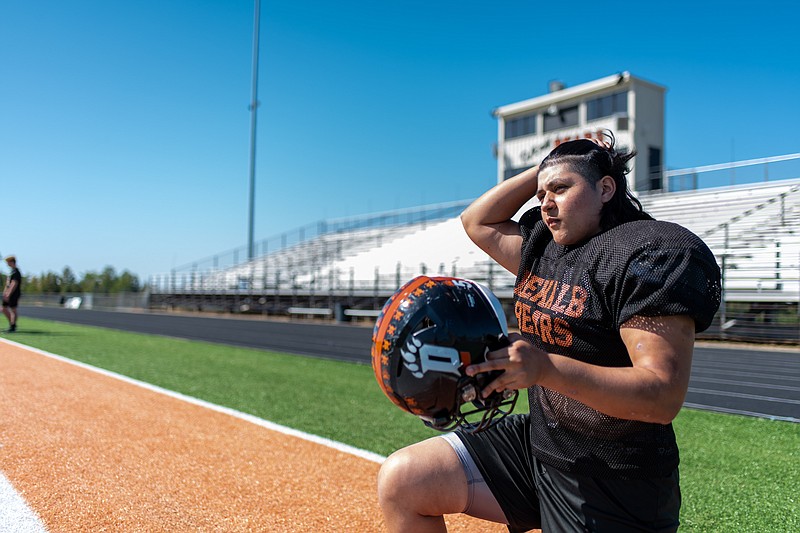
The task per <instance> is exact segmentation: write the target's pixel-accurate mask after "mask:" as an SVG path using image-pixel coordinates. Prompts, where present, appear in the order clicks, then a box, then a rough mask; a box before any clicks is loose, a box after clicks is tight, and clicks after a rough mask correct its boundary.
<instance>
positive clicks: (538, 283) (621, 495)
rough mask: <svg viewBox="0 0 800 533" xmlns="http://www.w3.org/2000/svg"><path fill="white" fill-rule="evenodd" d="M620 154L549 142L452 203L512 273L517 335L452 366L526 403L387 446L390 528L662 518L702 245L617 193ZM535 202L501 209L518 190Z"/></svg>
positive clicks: (701, 281)
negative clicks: (524, 397) (535, 159)
mask: <svg viewBox="0 0 800 533" xmlns="http://www.w3.org/2000/svg"><path fill="white" fill-rule="evenodd" d="M633 155H634V154H633V153H630V152H624V151H618V150H616V149H615V147H614V138H613V135H612V134H610V133H609V134H608V135H607V140H606V139H602V140H597V141H592V140H588V139H581V140H577V141H570V142H565V143H563V144H560V145H559V146H557V147H556V148H555V149H553V151H551V152H550V154H549V155H548V156H547V157H546V158H545V159H544V160H543V161H542V162H541V164H540V165H538V166H535V167H533V168H531V169H529V170H526V171H524V172H522V173H521V174H519V175H517V176H515V177H513V178H511V179H509V180H506V181H504V182H503V183H500V184H498V185H497V186H495V187H494V188H492V189H491V190H490V191H488V192H487V193H486V194H484V195H483V196H481V197H480V198H479V199H478V200H476V201H475V202H474V203H473V204H472V205H470V206H469V207H468V208H467V209H466V210H465V211H464V213H463V214H462V216H461V219H462V222H463V224H464V228H465V230H466V232H467V234H468V235H469V236H470V238H471V239H472V240H473V241H474V242H475V243H476V244H477V245H478V246H479V247H480V248H481V249H483V250H484V251H485V252H486V253H487V254H488V255H490V256H491V257H492V258H493V259H495V260H496V261H497V262H498V263H500V264H501V265H502V266H503V267H505V268H506V269H507V270H509V271H510V272H512V273H515V274H516V275H517V281H516V284H515V288H514V299H515V314H516V316H517V321H518V324H519V329H520V334H516V333H512V334H511V335H510V336H509V340H510V341H511V344H510V346H509V347H507V348H503V349H500V350H497V351H494V352H490V353H489V354H488V357H487V361H486V362H484V363H481V364H476V365H472V366H470V367H468V368H467V373H468V374H470V375H474V374H476V373H479V372H485V371H488V370H504V373H503V374H501V375H500V376H499V377H498V378H497V379H495V380H494V381H493V382H492V383H490V384H489V385H488V386H487V388H486V389H485V390H484V391H483V394H484V396H486V395H488V394H489V393H491V392H493V391H502V390H506V389H523V388H527V389H528V397H529V401H530V405H529V407H530V413H529V414H523V415H512V416H509V417H506V418H505V419H503V420H502V421H501V422H500V423H499V424H497V425H495V426H493V427H491V428H490V429H488V430H486V431H484V432H481V433H476V434H471V435H470V434H467V433H464V432H460V431H456V432H455V433H451V434H447V435H444V436H439V437H434V438H431V439H428V440H425V441H423V442H420V443H417V444H413V445H411V446H408V447H406V448H404V449H402V450H399V451H397V452H395V453H394V454H392V455H391V456H390V457H389V458H387V460H386V461H385V462H384V464H383V465H382V467H381V471H380V474H379V476H378V497H379V501H380V504H381V507H382V510H383V513H384V516H385V518H386V523H387V525H388V527H389V530H390V531H415V532H419V531H444V530H445V523H444V520H443V515H444V514H452V513H466V514H469V515H472V516H476V517H478V518H483V519H486V520H491V521H495V522H500V523H504V524H507V525H508V528H509V530H510V531H514V532H516V531H527V530H530V529H537V528H540V529H542V530H543V531H544V532H549V531H558V532H562V531H563V532H573V531H575V532H577V531H581V532H582V531H599V532H602V531H606V532H614V533H617V532H628V531H658V532H667V531H670V532H671V531H675V530H676V529H677V528H678V525H679V511H680V505H681V496H680V487H679V480H678V448H677V444H676V441H675V434H674V432H673V429H672V420H673V419H674V418H675V416H676V415H677V414H678V412H679V411H680V409H681V406H682V404H683V401H684V398H685V395H686V391H687V388H688V383H689V371H690V368H691V359H692V350H693V346H694V336H695V333H696V332H699V331H703V330H704V329H706V328H707V327H708V326H709V325H710V323H711V321H712V319H713V316H714V314H715V312H716V310H717V308H718V306H719V303H720V292H721V290H720V289H721V288H720V272H719V267H718V266H717V263H716V260H715V258H714V256H713V255H712V253H711V251H710V250H709V249H708V247H706V245H705V244H704V243H703V242H702V241H701V240H700V239H699V238H698V237H697V236H695V235H694V234H692V233H691V232H690V231H688V230H686V229H685V228H682V227H680V226H678V225H676V224H672V223H669V222H659V221H655V220H653V218H652V217H651V216H650V215H648V214H647V213H645V212H644V211H643V210H642V206H641V204H640V203H639V201H638V200H636V198H635V197H634V196H633V195H632V194H631V193H630V192H629V189H628V185H627V178H626V175H627V173H628V168H627V163H628V162H629V161H630V160H631V158H632V157H633ZM533 197H536V198H538V200H539V202H540V206H538V207H535V208H533V209H531V210H529V211H527V212H526V213H524V214H523V215H522V217H521V218H520V219H519V222H516V221H514V220H512V217H513V216H514V215H515V214H516V213H517V211H519V209H520V208H521V207H522V206H523V205H524V204H525V203H526V202H528V201H529V200H530V199H531V198H533Z"/></svg>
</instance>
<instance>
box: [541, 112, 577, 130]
mask: <svg viewBox="0 0 800 533" xmlns="http://www.w3.org/2000/svg"><path fill="white" fill-rule="evenodd" d="M577 125H578V106H572V107H565V108H563V109H553V111H552V112H551V111H548V112H547V113H546V114H545V115H544V127H543V130H544V131H545V132H548V131H553V130H559V129H561V128H569V127H570V126H577Z"/></svg>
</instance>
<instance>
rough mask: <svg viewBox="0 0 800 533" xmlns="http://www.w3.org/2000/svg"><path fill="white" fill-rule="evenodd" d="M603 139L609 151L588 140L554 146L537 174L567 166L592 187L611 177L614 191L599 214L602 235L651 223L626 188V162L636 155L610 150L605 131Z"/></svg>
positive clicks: (608, 134)
mask: <svg viewBox="0 0 800 533" xmlns="http://www.w3.org/2000/svg"><path fill="white" fill-rule="evenodd" d="M603 135H605V136H606V137H607V138H608V139H609V142H608V144H609V148H606V147H604V146H600V145H599V144H597V143H595V142H594V141H590V140H589V139H578V140H576V141H567V142H564V143H561V144H559V145H558V146H556V147H555V148H554V149H553V150H552V151H551V152H550V153H549V154H548V155H547V157H545V158H544V159H543V160H542V162H541V163H540V164H539V171H542V170H544V169H545V168H547V167H551V166H554V165H568V166H569V168H570V170H572V171H573V172H576V173H578V174H580V175H581V176H583V178H584V179H585V180H586V181H588V182H589V183H590V184H591V185H592V187H594V186H595V184H596V183H597V182H598V181H599V180H600V179H601V178H602V177H603V176H611V177H612V178H613V179H614V182H615V183H616V184H617V190H616V191H615V192H614V196H613V197H612V198H611V200H609V201H608V202H606V204H605V205H604V206H603V210H602V211H601V213H600V227H601V228H602V229H603V231H605V230H607V229H609V228H613V227H614V226H617V225H619V224H622V223H623V222H630V221H633V220H653V217H651V216H650V215H649V214H647V213H646V212H645V211H644V209H642V204H641V203H640V202H639V200H638V199H637V198H636V197H635V196H633V194H632V193H631V191H630V189H629V188H628V179H627V175H628V173H629V172H630V169H629V168H628V161H630V160H631V159H633V157H634V156H635V155H636V151H630V152H625V151H621V152H619V151H617V150H616V149H615V148H614V141H615V139H614V134H613V133H612V132H611V131H606V132H603Z"/></svg>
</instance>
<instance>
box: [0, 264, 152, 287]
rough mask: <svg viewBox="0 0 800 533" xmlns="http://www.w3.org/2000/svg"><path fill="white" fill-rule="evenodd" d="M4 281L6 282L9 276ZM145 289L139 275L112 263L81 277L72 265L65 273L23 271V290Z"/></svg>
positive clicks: (65, 268)
mask: <svg viewBox="0 0 800 533" xmlns="http://www.w3.org/2000/svg"><path fill="white" fill-rule="evenodd" d="M2 277H3V278H5V276H2ZM2 281H3V282H5V279H3V280H2ZM141 290H142V284H141V282H140V281H139V278H138V276H136V275H135V274H132V273H131V272H129V271H127V270H123V271H122V272H120V273H117V272H116V270H115V269H114V267H110V266H107V267H105V268H104V269H103V270H102V271H101V272H86V273H84V274H83V275H82V276H81V277H80V278H78V276H77V275H76V274H75V273H74V272H73V271H72V269H71V268H69V267H64V270H62V271H61V273H57V272H44V273H42V274H39V275H38V276H37V275H35V274H33V275H26V274H23V277H22V292H23V293H28V294H74V293H95V294H114V293H119V292H139V291H141Z"/></svg>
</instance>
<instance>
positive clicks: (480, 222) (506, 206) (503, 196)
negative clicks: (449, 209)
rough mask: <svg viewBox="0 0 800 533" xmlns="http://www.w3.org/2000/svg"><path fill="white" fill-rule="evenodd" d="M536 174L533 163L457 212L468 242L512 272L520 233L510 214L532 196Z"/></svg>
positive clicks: (519, 242) (518, 256)
mask: <svg viewBox="0 0 800 533" xmlns="http://www.w3.org/2000/svg"><path fill="white" fill-rule="evenodd" d="M538 174H539V167H538V166H536V167H533V168H530V169H528V170H526V171H524V172H522V173H520V174H517V175H516V176H514V177H512V178H510V179H507V180H506V181H504V182H503V183H500V184H498V185H497V186H495V187H493V188H492V189H490V190H489V191H487V192H486V193H484V194H483V195H482V196H481V197H480V198H478V199H477V200H475V201H474V202H473V203H472V204H471V205H470V206H469V207H467V208H466V209H465V210H464V212H463V213H461V223H462V224H463V225H464V230H466V232H467V235H469V238H470V239H472V242H474V243H475V244H477V245H478V247H479V248H480V249H481V250H483V251H484V252H486V253H487V254H488V255H489V256H490V257H491V258H492V259H494V260H495V261H497V262H498V263H499V264H500V265H502V266H503V268H505V269H506V270H508V271H509V272H511V273H512V274H515V275H516V274H517V270H518V269H519V263H520V253H521V246H522V235H521V234H520V230H519V225H518V224H517V223H516V222H514V221H513V220H511V217H512V216H514V215H515V214H516V213H517V211H519V209H520V208H521V207H522V206H523V205H524V204H525V202H527V201H528V200H530V199H531V198H533V197H534V196H535V195H536V191H537V187H538V179H537V176H538Z"/></svg>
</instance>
